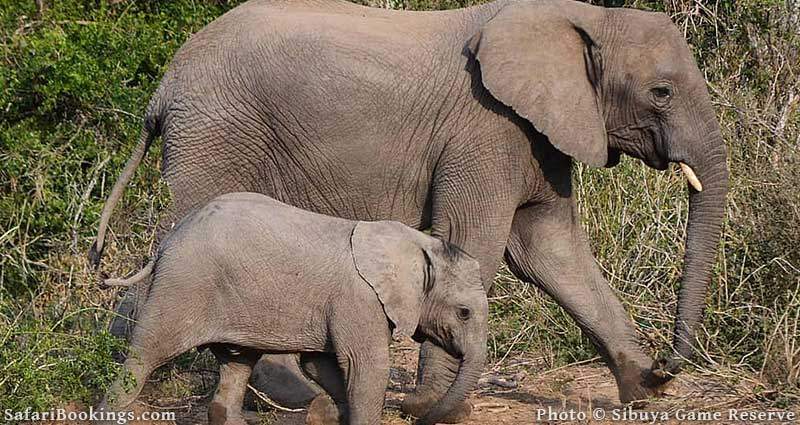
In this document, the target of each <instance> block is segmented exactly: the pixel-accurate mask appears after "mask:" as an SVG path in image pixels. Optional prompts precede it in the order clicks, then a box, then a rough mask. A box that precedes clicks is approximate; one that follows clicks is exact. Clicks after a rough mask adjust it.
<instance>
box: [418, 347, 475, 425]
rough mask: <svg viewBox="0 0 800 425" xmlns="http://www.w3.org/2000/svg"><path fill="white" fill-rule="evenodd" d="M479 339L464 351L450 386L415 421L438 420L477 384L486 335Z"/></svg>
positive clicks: (420, 423)
mask: <svg viewBox="0 0 800 425" xmlns="http://www.w3.org/2000/svg"><path fill="white" fill-rule="evenodd" d="M476 339H478V340H479V341H476V342H475V343H473V344H471V345H470V347H469V349H468V350H466V352H465V353H464V357H462V359H461V363H460V365H459V367H458V375H456V379H455V380H454V381H453V383H452V384H451V385H450V388H449V389H448V390H447V392H446V393H445V394H444V395H443V396H442V398H441V399H440V400H439V402H437V403H436V404H435V405H433V407H431V410H430V411H428V413H427V414H425V416H424V417H422V418H421V419H420V420H418V421H417V424H418V425H430V424H435V423H437V422H439V421H440V420H441V419H442V418H444V417H445V416H446V415H447V414H448V413H450V411H452V410H453V409H454V408H456V406H458V405H459V404H461V403H462V402H463V401H464V400H465V399H466V398H467V393H468V392H469V391H471V390H472V389H474V388H475V386H476V385H477V384H478V378H480V375H481V372H482V371H483V365H484V362H485V360H486V335H485V334H484V335H482V336H481V337H479V338H476Z"/></svg>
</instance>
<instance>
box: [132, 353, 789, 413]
mask: <svg viewBox="0 0 800 425" xmlns="http://www.w3.org/2000/svg"><path fill="white" fill-rule="evenodd" d="M417 353H418V351H417V347H416V346H415V345H413V344H411V343H409V344H401V345H400V346H398V347H394V350H393V367H392V370H391V374H390V383H389V387H388V389H387V400H386V408H385V409H384V417H383V421H382V422H383V424H387V425H403V424H409V423H411V419H409V418H404V417H403V415H402V413H401V412H400V409H399V406H400V403H401V402H402V399H403V397H404V396H405V394H406V393H408V392H411V391H412V390H413V388H414V374H415V371H416V361H417ZM532 364H535V362H534V361H526V360H525V359H519V358H515V359H506V360H505V361H503V362H502V363H500V364H499V365H488V367H489V368H491V369H492V370H491V371H487V372H486V373H484V376H483V378H482V379H481V383H480V386H479V389H478V390H476V391H475V393H474V394H473V395H472V396H471V397H470V402H471V403H472V404H473V406H474V409H473V414H472V416H471V418H470V420H469V421H468V422H465V424H467V425H478V424H480V425H500V424H534V423H537V424H538V423H551V424H556V423H558V424H570V423H593V424H611V423H651V424H682V423H713V424H738V423H743V424H744V423H747V424H755V423H800V409H798V407H797V406H795V407H793V408H790V409H789V410H788V411H789V412H793V413H794V415H795V417H794V419H793V420H791V419H789V418H786V417H784V420H783V421H781V420H780V419H779V418H777V417H776V416H773V418H772V420H768V419H769V418H765V419H764V420H757V419H758V418H756V420H746V419H747V418H744V417H743V415H746V414H757V413H759V412H766V411H770V410H772V411H780V409H775V408H772V409H769V408H767V406H768V404H766V403H765V402H767V401H768V399H769V396H770V394H769V393H768V392H763V391H762V392H760V393H759V390H758V386H757V385H756V384H755V383H754V382H752V381H749V380H747V379H743V380H740V382H738V383H737V384H732V383H731V382H732V380H731V377H730V376H727V377H724V378H723V377H720V376H715V375H700V374H682V375H681V376H679V377H678V378H676V380H675V382H674V383H673V384H672V386H671V387H670V389H669V390H668V393H667V395H666V397H664V398H662V399H659V400H654V401H651V402H649V403H648V404H647V405H646V406H644V407H643V408H642V409H632V408H626V407H625V406H622V405H620V404H619V402H618V400H617V389H616V384H615V383H614V378H613V376H612V375H611V373H610V372H609V370H608V368H606V367H605V366H604V365H603V364H602V363H601V362H590V363H585V364H574V365H570V366H566V367H561V368H556V369H550V370H538V369H537V368H536V367H535V366H533V367H532V366H531V365H532ZM209 375H211V376H213V375H214V374H213V373H209ZM206 379H208V378H206ZM207 387H209V388H213V383H212V384H210V385H208V384H207ZM162 391H163V387H162V388H161V389H159V390H156V389H155V386H154V385H153V384H152V383H150V384H148V387H146V389H145V393H144V394H143V395H142V396H141V397H140V398H139V400H140V403H139V405H138V406H137V409H136V410H151V411H153V410H166V411H173V412H175V413H176V416H177V417H176V419H177V420H176V422H175V423H177V425H194V424H205V423H206V404H207V403H208V399H209V394H206V395H205V396H203V395H198V394H194V395H188V396H185V397H174V396H173V397H169V396H166V397H165V396H164V394H163V393H162V394H159V393H161V392H162ZM730 409H736V410H735V413H734V414H733V416H731V412H730ZM715 412H716V413H715ZM785 413H786V411H784V414H785ZM654 415H655V416H654ZM664 415H666V416H664ZM692 415H695V416H694V417H693V416H692ZM701 415H704V416H701ZM713 415H718V416H713ZM601 416H602V418H601ZM704 419H705V420H704ZM750 419H753V418H750ZM147 423H148V424H150V425H152V424H154V422H147ZM169 423H170V424H173V423H172V422H169ZM252 423H253V424H287V425H295V424H304V423H305V412H304V411H301V412H294V413H289V412H281V411H276V410H273V411H268V412H266V413H262V414H260V417H259V419H257V420H254V421H253V422H252Z"/></svg>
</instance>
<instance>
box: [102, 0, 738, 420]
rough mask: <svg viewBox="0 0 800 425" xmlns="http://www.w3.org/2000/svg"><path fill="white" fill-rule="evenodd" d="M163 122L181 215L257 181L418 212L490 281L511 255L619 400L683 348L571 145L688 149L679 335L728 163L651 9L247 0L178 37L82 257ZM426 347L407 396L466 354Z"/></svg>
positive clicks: (701, 89)
mask: <svg viewBox="0 0 800 425" xmlns="http://www.w3.org/2000/svg"><path fill="white" fill-rule="evenodd" d="M157 135H161V136H162V138H163V140H164V149H163V170H162V172H163V177H164V178H165V179H166V181H167V182H168V184H169V187H170V189H171V191H172V195H173V204H172V206H171V214H172V217H173V218H174V219H177V218H180V217H181V216H183V215H184V214H186V213H187V212H188V211H190V210H191V209H192V208H194V207H196V206H198V205H201V204H203V203H205V202H206V201H208V200H209V199H211V198H213V197H215V196H216V195H218V194H220V193H224V192H234V191H253V192H260V193H264V194H267V195H270V196H272V197H274V198H277V199H279V200H281V201H284V202H287V203H289V204H292V205H295V206H298V207H301V208H304V209H308V210H312V211H316V212H321V213H325V214H330V215H335V216H340V217H345V218H350V219H360V220H379V219H391V220H398V221H402V222H404V223H406V224H408V225H410V226H413V227H416V228H420V229H422V228H428V227H430V229H431V234H432V235H434V236H437V237H440V238H443V239H445V240H448V241H450V242H451V243H454V244H457V245H458V246H460V247H462V248H463V249H465V250H466V251H467V252H469V253H470V254H471V255H473V256H474V257H476V258H477V259H478V260H479V262H480V265H481V269H482V279H483V282H484V283H485V285H486V286H487V287H489V286H490V285H491V282H492V277H493V276H494V274H495V271H496V269H497V266H498V264H499V263H500V261H501V259H502V258H503V254H504V253H505V259H506V261H507V262H508V264H509V266H510V269H511V271H512V272H513V273H514V274H515V275H516V276H517V277H518V278H520V279H521V280H524V281H529V282H533V283H535V284H536V285H538V286H539V287H540V288H541V289H542V290H544V291H545V292H547V293H548V294H549V295H550V296H552V297H553V298H554V299H555V300H556V301H557V302H558V303H559V304H560V305H561V306H563V307H564V308H565V310H566V311H567V312H568V313H569V314H570V315H571V316H572V317H573V318H574V319H575V321H576V322H577V323H578V325H579V326H580V328H581V329H582V330H583V332H584V333H585V334H586V335H587V336H588V337H589V338H590V339H591V340H592V341H593V343H594V344H595V345H596V347H597V349H598V350H599V352H600V353H601V354H602V355H603V357H604V359H605V361H606V362H607V363H608V365H609V367H610V368H611V370H612V371H613V373H614V376H615V378H616V381H617V385H618V388H619V397H620V399H621V400H622V401H623V402H628V401H631V400H635V399H641V398H644V397H647V396H650V395H654V394H658V393H659V388H660V386H661V385H662V384H664V383H666V382H667V381H668V380H669V378H670V373H668V372H674V371H676V370H677V368H676V367H675V364H676V363H669V367H665V364H664V362H655V363H654V362H652V361H651V359H650V358H649V357H648V356H647V355H646V354H645V353H644V352H643V350H642V349H641V348H640V347H639V344H638V343H637V338H636V332H635V327H634V325H633V323H632V321H631V319H630V317H629V316H628V314H627V313H626V312H625V310H624V308H623V306H622V304H621V303H620V301H619V300H618V298H617V297H616V296H615V294H614V292H613V291H612V290H611V288H610V287H609V285H608V283H607V282H606V280H605V279H604V278H603V275H602V273H601V272H600V270H599V269H598V267H597V266H596V264H595V260H594V258H593V257H592V253H591V250H590V247H589V245H588V243H587V241H586V237H585V235H584V232H583V231H582V230H581V226H580V219H579V217H578V215H577V212H576V207H575V198H574V192H573V183H572V180H571V171H572V163H573V159H576V160H578V161H581V162H584V163H586V164H589V165H592V166H596V167H602V166H607V167H608V166H613V165H615V164H616V163H617V162H618V161H619V156H620V153H626V154H628V155H630V156H633V157H636V158H639V159H641V160H642V161H644V162H645V163H646V164H647V165H649V166H651V167H653V168H656V169H660V170H663V169H666V168H667V166H668V165H669V163H670V162H675V163H680V164H681V166H682V168H683V170H684V172H685V173H686V175H687V178H688V180H689V183H690V185H689V188H688V191H689V206H690V207H689V222H688V230H687V240H686V257H685V265H684V271H683V278H682V287H681V290H680V293H679V300H678V311H677V313H676V320H675V332H674V347H673V348H674V351H675V352H676V353H677V355H678V356H679V357H681V356H682V357H689V356H690V355H691V354H692V341H693V339H694V332H695V330H696V328H697V326H698V324H699V323H700V321H701V318H702V312H703V307H704V296H705V294H706V289H707V286H708V282H709V280H710V274H711V267H712V264H713V262H714V260H715V255H716V246H717V243H718V238H719V230H720V225H721V222H722V219H723V212H724V198H725V195H726V192H727V186H728V172H727V168H726V149H725V145H724V143H723V141H722V138H721V136H720V131H719V125H718V123H717V120H716V118H715V115H714V110H713V108H712V105H711V102H710V100H709V95H708V92H707V89H706V83H705V81H704V79H703V76H702V74H701V73H700V71H699V70H698V68H697V65H696V64H695V62H694V60H693V57H692V54H691V52H690V51H689V48H688V46H687V44H686V41H685V40H684V39H683V37H682V36H681V34H680V33H679V31H678V30H677V28H676V27H675V26H674V25H673V24H672V23H671V22H670V20H669V18H668V17H667V16H665V15H663V14H660V13H648V12H642V11H636V10H626V9H604V8H600V7H595V6H589V5H586V4H582V3H577V2H571V1H564V0H532V1H510V0H500V1H497V2H494V3H489V4H485V5H482V6H477V7H472V8H467V9H460V10H453V11H442V12H403V11H391V10H382V9H371V8H367V7H362V6H357V5H354V4H350V3H347V2H343V1H314V0H301V1H278V0H251V1H249V2H247V3H245V4H243V5H241V6H239V7H237V8H235V9H233V10H231V11H230V12H228V13H227V14H225V15H224V16H222V17H220V18H219V19H217V20H216V21H214V22H212V23H211V24H209V25H208V26H207V27H205V28H204V29H203V30H202V31H200V32H199V33H197V34H195V35H194V36H193V37H192V38H191V39H190V40H189V41H188V42H187V43H186V44H185V45H184V46H183V47H182V48H181V49H180V51H179V52H178V53H177V55H176V56H175V58H174V60H173V62H172V64H171V66H170V68H169V71H168V72H167V73H166V75H165V76H164V78H163V80H162V82H161V85H160V87H159V89H158V91H157V92H156V94H155V96H154V97H153V99H152V101H151V103H150V105H149V107H148V110H147V114H146V117H145V120H144V131H143V134H142V137H141V141H140V142H139V144H138V146H137V147H136V148H135V150H134V152H133V155H132V158H131V159H130V161H129V162H128V164H127V165H126V167H125V169H124V171H123V172H122V175H121V177H120V178H119V180H118V181H117V183H116V185H115V186H114V188H113V190H112V192H111V195H110V196H109V200H108V202H107V203H106V205H105V208H104V210H103V213H102V217H101V221H100V228H99V231H98V237H97V241H96V244H95V245H94V246H93V248H92V251H91V253H90V257H91V259H92V260H93V261H94V263H95V264H96V263H97V262H98V261H99V259H100V254H101V253H102V249H103V246H104V243H103V242H104V236H105V233H106V229H107V225H108V220H109V217H110V215H111V212H112V210H113V208H114V205H115V204H116V203H117V201H118V200H119V198H120V196H121V194H122V191H123V190H124V188H125V186H126V185H127V183H128V182H129V181H130V179H131V176H132V174H133V173H134V172H135V169H136V168H137V166H138V164H139V162H140V161H141V159H142V158H143V156H144V155H145V153H146V151H147V149H148V147H149V146H150V144H151V142H152V140H153V139H154V137H156V136H157ZM420 365H421V366H420V370H419V374H418V385H417V390H416V392H415V393H414V394H413V395H410V396H409V397H407V399H406V401H405V404H404V410H406V411H407V412H409V413H412V414H417V415H418V414H420V413H421V412H424V411H425V409H426V408H427V407H428V406H429V405H430V404H431V403H432V402H433V401H434V400H436V399H437V398H438V396H439V395H440V394H442V393H443V392H444V391H445V390H446V389H447V387H448V384H449V383H450V381H451V380H452V377H453V376H454V375H455V371H456V370H457V367H458V363H457V362H456V361H455V360H454V359H452V358H450V357H449V356H447V355H446V354H445V353H444V352H443V351H441V350H440V349H438V348H436V347H435V346H433V345H430V344H427V345H425V346H423V348H422V350H421V354H420ZM468 412H469V407H468V406H467V405H463V406H460V408H459V409H457V410H456V411H454V412H451V413H452V415H451V418H450V419H451V420H459V419H461V418H463V417H464V415H465V414H468Z"/></svg>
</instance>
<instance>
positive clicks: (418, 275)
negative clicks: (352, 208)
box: [350, 221, 428, 340]
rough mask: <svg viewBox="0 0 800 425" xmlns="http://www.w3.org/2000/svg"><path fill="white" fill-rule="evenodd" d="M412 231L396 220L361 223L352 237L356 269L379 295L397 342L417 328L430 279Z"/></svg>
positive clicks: (425, 262) (425, 258)
mask: <svg viewBox="0 0 800 425" xmlns="http://www.w3.org/2000/svg"><path fill="white" fill-rule="evenodd" d="M412 232H414V230H413V229H410V228H408V227H406V226H404V225H402V224H400V223H397V222H394V221H376V222H359V223H358V224H356V226H355V228H353V234H352V235H351V237H350V243H351V247H352V253H353V263H354V264H355V267H356V270H358V274H359V275H360V276H361V278H362V279H364V281H365V282H367V284H369V286H370V287H372V289H374V290H375V293H376V294H377V295H378V299H379V300H380V302H381V304H383V310H384V312H385V313H386V317H387V318H388V319H389V320H391V322H392V324H393V325H394V331H393V332H392V338H394V339H396V340H397V339H399V338H400V337H401V336H402V335H405V336H412V335H413V334H414V331H415V330H416V329H417V325H418V324H419V318H420V313H421V311H420V309H421V303H422V295H423V287H424V285H425V283H426V279H427V278H428V277H427V276H428V260H427V258H428V257H427V256H426V254H425V252H424V251H423V249H422V248H421V247H420V245H419V244H418V243H415V241H414V238H413V237H410V236H413V235H412Z"/></svg>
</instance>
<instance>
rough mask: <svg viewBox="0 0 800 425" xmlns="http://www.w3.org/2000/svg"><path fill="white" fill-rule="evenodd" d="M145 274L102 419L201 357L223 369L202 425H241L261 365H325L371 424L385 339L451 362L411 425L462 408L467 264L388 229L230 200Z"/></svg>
mask: <svg viewBox="0 0 800 425" xmlns="http://www.w3.org/2000/svg"><path fill="white" fill-rule="evenodd" d="M150 264H151V265H150V266H148V267H147V268H146V269H145V270H143V271H142V272H140V274H139V275H138V276H136V277H134V278H132V279H138V278H145V277H147V278H150V279H151V283H150V288H149V292H148V294H147V296H146V300H145V301H144V302H143V304H142V305H141V307H140V310H139V311H140V313H139V314H138V317H137V323H136V326H135V328H134V331H133V336H132V339H131V347H130V353H129V355H128V359H127V360H126V361H125V365H124V371H123V372H122V373H121V375H120V377H119V378H118V379H117V381H116V382H115V383H114V384H113V385H112V386H111V388H110V389H109V392H108V394H106V397H105V399H104V400H103V403H102V406H101V407H102V408H104V409H105V410H106V411H109V410H113V411H119V410H124V409H125V408H127V407H128V405H129V404H130V403H132V402H133V401H134V400H135V399H136V397H137V395H138V394H139V392H140V391H141V389H142V386H143V384H144V382H145V379H146V378H147V376H148V375H149V374H150V372H152V371H153V370H154V369H155V368H156V367H158V366H159V365H161V364H163V363H165V362H167V361H169V360H170V359H172V358H174V357H175V356H177V355H179V354H181V353H183V352H186V351H188V350H190V349H192V348H193V347H198V346H207V347H209V348H210V349H211V351H212V352H213V353H214V355H215V356H216V357H217V359H218V360H219V361H220V381H219V386H218V388H217V390H216V393H215V395H214V398H213V400H212V402H211V405H210V406H209V409H208V412H209V413H208V415H209V422H210V423H211V424H223V423H224V424H244V420H243V416H242V411H241V406H242V399H243V397H244V394H245V391H246V385H247V380H248V377H249V375H250V372H251V370H252V367H253V365H254V364H255V362H256V361H257V360H258V358H259V356H260V355H261V354H263V353H293V352H296V353H331V354H330V355H328V356H325V355H322V356H320V355H318V354H315V356H317V357H328V358H333V357H334V356H335V364H334V369H335V370H336V371H337V373H338V374H339V375H338V376H341V381H340V382H339V383H338V387H339V388H341V389H342V392H343V393H344V394H343V397H344V398H346V402H347V406H348V408H347V409H343V410H345V412H344V413H343V416H344V419H345V420H347V422H348V423H351V424H378V423H380V417H381V411H382V408H383V402H384V391H385V388H386V383H387V380H388V375H389V350H388V344H389V342H390V337H391V336H394V337H395V338H397V337H398V336H400V335H408V336H412V337H413V338H414V339H415V340H416V341H418V342H419V341H421V340H424V339H429V340H431V341H432V342H434V343H435V344H437V345H440V346H441V347H442V348H443V349H445V350H446V351H447V352H448V353H450V354H451V355H453V356H455V357H457V358H459V359H461V365H460V369H459V370H458V374H457V377H456V379H455V381H454V382H453V384H452V385H451V387H450V388H449V390H448V391H447V392H446V393H445V395H444V396H443V397H442V398H441V399H440V400H439V401H438V403H437V404H435V405H434V407H433V408H431V409H430V410H429V411H428V412H427V414H426V415H425V416H424V417H423V418H421V419H420V422H421V423H426V424H428V423H435V422H437V421H438V420H439V419H441V418H442V417H443V416H444V415H446V414H447V413H448V412H449V411H450V410H451V409H452V408H453V406H457V405H458V404H459V403H461V402H463V400H464V399H465V397H466V393H467V392H468V391H469V390H471V389H472V388H473V387H474V386H475V385H476V383H477V381H478V377H479V375H480V372H481V370H482V368H483V363H484V360H485V357H486V326H487V315H488V305H487V301H486V294H485V292H484V289H483V286H482V285H481V282H480V273H479V270H478V263H477V262H476V261H475V260H473V259H472V258H471V257H470V256H468V255H467V254H465V253H464V252H463V251H461V250H460V249H458V248H456V247H454V246H452V245H449V244H447V243H445V242H442V241H440V240H439V239H436V238H433V237H430V236H427V235H425V234H423V233H421V232H418V231H416V230H414V229H411V228H409V227H406V226H404V225H402V224H400V223H397V222H391V221H380V222H355V221H349V220H344V219H340V218H335V217H329V216H324V215H320V214H315V213H312V212H308V211H304V210H301V209H297V208H294V207H291V206H289V205H286V204H283V203H281V202H278V201H276V200H274V199H272V198H269V197H266V196H263V195H259V194H255V193H232V194H227V195H223V196H220V197H218V198H216V199H214V200H213V201H211V202H210V203H208V204H207V205H205V206H204V207H202V208H201V209H199V210H196V211H195V212H193V213H191V214H189V215H188V216H186V217H185V218H184V219H183V220H181V222H180V223H178V225H177V226H176V227H175V228H174V229H173V230H172V232H171V233H170V234H169V235H168V236H167V237H166V239H165V240H164V241H163V242H162V244H161V246H159V248H158V251H157V254H156V258H155V259H154V260H153V262H151V263H150ZM390 333H391V335H390ZM336 364H338V367H335V365H336ZM312 369H313V368H312ZM312 378H314V376H312ZM317 379H318V380H319V376H317ZM320 384H321V385H322V386H323V388H326V389H327V388H331V386H332V385H331V383H330V382H320ZM342 385H343V386H342ZM334 386H335V385H334Z"/></svg>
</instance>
